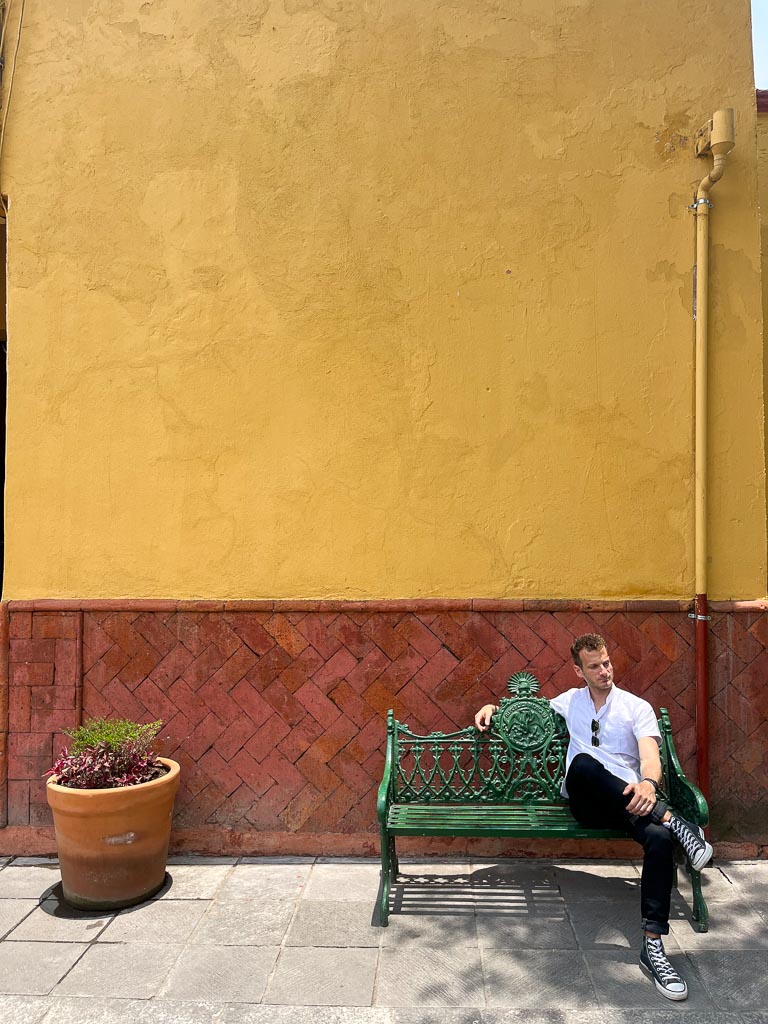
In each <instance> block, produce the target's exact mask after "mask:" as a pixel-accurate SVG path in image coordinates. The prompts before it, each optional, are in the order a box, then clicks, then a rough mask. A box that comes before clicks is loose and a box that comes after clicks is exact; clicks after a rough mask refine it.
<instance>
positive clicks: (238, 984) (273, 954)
mask: <svg viewBox="0 0 768 1024" xmlns="http://www.w3.org/2000/svg"><path fill="white" fill-rule="evenodd" d="M279 952H280V949H279V947H278V946H256V947H254V946H187V948H186V949H185V950H184V951H183V953H182V954H181V956H180V957H179V958H178V960H177V962H176V964H175V965H174V967H173V970H172V971H171V973H170V975H169V976H168V978H167V980H166V982H165V985H164V986H163V990H162V993H161V995H162V997H163V998H165V999H193V1000H194V999H200V1000H203V1001H211V1002H222V1003H227V1002H237V1003H258V1002H259V1001H260V1000H261V998H262V996H263V994H264V989H265V988H266V985H267V980H268V978H269V976H270V973H271V971H272V969H273V967H274V964H275V960H276V959H277V955H278V953H279Z"/></svg>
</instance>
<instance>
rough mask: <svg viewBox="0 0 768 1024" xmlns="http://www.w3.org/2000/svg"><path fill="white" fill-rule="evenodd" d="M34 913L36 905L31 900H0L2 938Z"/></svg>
mask: <svg viewBox="0 0 768 1024" xmlns="http://www.w3.org/2000/svg"><path fill="white" fill-rule="evenodd" d="M34 911H35V904H34V903H33V902H32V901H31V900H4V899H0V938H2V937H3V936H4V935H7V934H8V932H10V931H11V930H12V929H13V928H15V927H16V925H17V924H19V922H20V921H23V920H24V918H25V917H27V916H28V915H29V914H32V913H34Z"/></svg>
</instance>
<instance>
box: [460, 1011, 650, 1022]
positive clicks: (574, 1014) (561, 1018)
mask: <svg viewBox="0 0 768 1024" xmlns="http://www.w3.org/2000/svg"><path fill="white" fill-rule="evenodd" d="M479 1024H606V1011H605V1010H569V1009H558V1010H533V1009H525V1010H517V1009H496V1008H489V1009H487V1010H483V1012H482V1015H481V1018H480V1022H479ZM628 1024H629V1022H628ZM667 1024H669V1021H667Z"/></svg>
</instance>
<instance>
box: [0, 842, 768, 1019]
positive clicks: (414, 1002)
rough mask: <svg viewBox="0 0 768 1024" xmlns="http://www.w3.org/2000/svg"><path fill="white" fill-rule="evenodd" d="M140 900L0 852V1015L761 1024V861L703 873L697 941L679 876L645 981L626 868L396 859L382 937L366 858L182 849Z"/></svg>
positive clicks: (632, 885)
mask: <svg viewBox="0 0 768 1024" xmlns="http://www.w3.org/2000/svg"><path fill="white" fill-rule="evenodd" d="M168 872H169V876H170V877H169V880H168V882H167V883H166V887H165V888H164V890H163V891H162V892H161V893H160V894H159V895H158V896H157V897H156V898H155V899H154V900H152V901H150V902H148V903H145V904H143V905H142V906H140V907H136V908H133V909H131V910H125V911H122V912H121V913H118V914H102V915H98V914H84V913H80V912H77V911H74V910H71V909H69V908H67V906H66V904H62V903H61V902H60V900H59V899H58V897H57V892H58V891H59V890H60V886H59V873H58V868H57V865H56V863H55V862H53V861H50V860H40V859H29V858H27V859H24V858H16V859H12V860H9V859H8V858H0V936H1V937H2V939H1V941H0V993H2V994H0V1021H2V1022H3V1024H40V1022H44V1024H54V1022H55V1024H60V1022H66V1024H113V1022H115V1024H116V1022H117V1021H121V1022H122V1021H129V1022H130V1024H158V1022H169V1024H171V1022H173V1024H213V1022H216V1024H218V1022H221V1024H471V1022H475V1024H518V1022H520V1024H522V1022H525V1024H538V1022H545V1021H546V1022H548V1024H569V1022H574V1024H575V1022H579V1024H603V1022H604V1024H619V1022H621V1024H624V1022H626V1024H629V1022H630V1021H631V1022H632V1024H636V1022H641V1024H642V1022H647V1024H654V1022H659V1024H660V1022H663V1021H669V1019H670V1014H688V1013H692V1014H694V1016H692V1017H691V1018H690V1020H691V1021H694V1020H695V1021H696V1022H701V1021H705V1022H707V1024H715V1022H717V1024H737V1022H738V1024H768V861H761V862H757V863H755V862H745V861H739V862H732V863H720V864H718V865H717V866H710V867H709V868H707V869H706V870H705V872H704V875H703V877H704V888H705V893H706V897H707V900H708V903H709V909H710V931H709V932H708V933H707V934H704V935H701V934H699V933H698V932H697V931H695V930H694V928H693V926H692V924H691V918H690V902H691V895H690V887H689V885H688V880H687V877H686V876H685V875H684V874H683V873H682V872H681V875H680V891H678V890H676V891H675V893H674V894H673V910H672V924H671V934H670V935H669V937H668V939H667V941H666V947H667V952H668V953H669V954H670V959H671V960H672V961H673V963H674V965H675V966H676V967H677V969H678V970H679V972H680V973H681V974H682V975H683V976H684V977H685V978H686V980H687V982H688V986H689V990H690V997H689V999H688V1000H687V1002H684V1003H671V1002H669V1001H668V1000H666V999H664V998H663V997H662V996H660V995H658V994H657V993H656V992H655V990H654V988H653V985H652V983H651V982H650V981H648V980H647V979H646V978H645V977H644V976H643V975H642V974H641V972H640V969H639V967H638V951H639V944H640V914H639V881H640V879H639V874H638V869H637V866H636V865H635V864H634V863H627V862H622V863H618V862H604V861H601V862H595V861H591V862H584V861H581V862H577V861H562V862H553V861H544V860H536V861H512V860H507V861H504V860H495V861H492V860H484V861H472V862H468V863H467V862H458V861H443V862H439V863H422V862H419V861H415V860H414V861H408V860H405V859H403V860H401V872H402V874H401V876H400V880H399V882H398V884H397V885H396V886H395V889H394V903H393V908H394V909H393V912H392V914H391V917H390V925H389V927H388V928H380V927H373V926H372V924H371V921H372V916H373V910H374V904H375V899H376V893H377V889H378V879H379V865H378V862H376V861H373V860H341V859H323V858H318V859H313V858H262V859H254V858H242V859H239V860H236V859H229V860H225V859H210V858H183V859H180V858H177V859H174V860H172V862H171V863H170V864H169V868H168Z"/></svg>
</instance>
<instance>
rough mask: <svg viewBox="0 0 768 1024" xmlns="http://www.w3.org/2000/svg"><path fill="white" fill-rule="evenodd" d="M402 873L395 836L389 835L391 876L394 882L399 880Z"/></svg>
mask: <svg viewBox="0 0 768 1024" xmlns="http://www.w3.org/2000/svg"><path fill="white" fill-rule="evenodd" d="M399 874H400V861H399V860H398V859H397V847H396V846H395V837H394V836H390V837H389V877H390V879H391V880H392V883H393V884H394V883H395V882H396V881H397V876H398V875H399Z"/></svg>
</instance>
